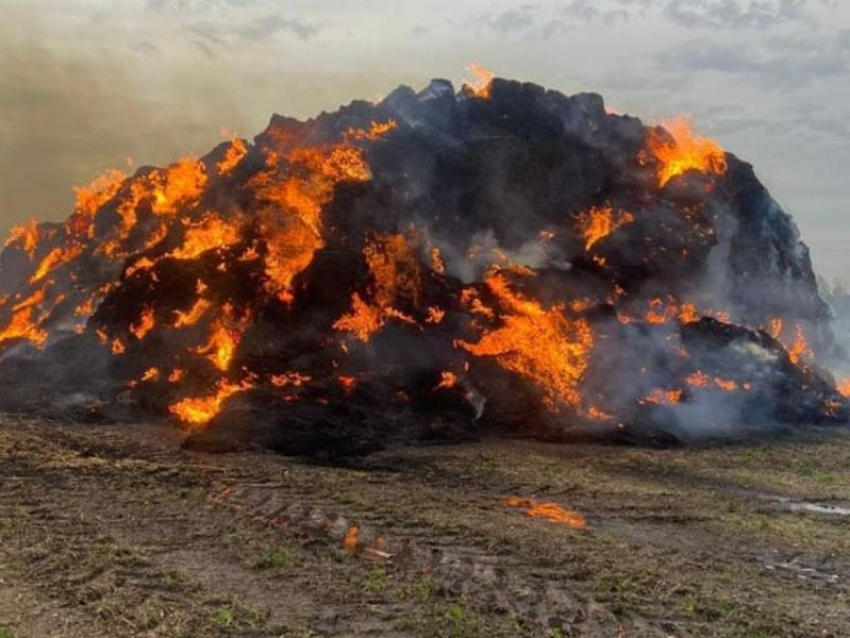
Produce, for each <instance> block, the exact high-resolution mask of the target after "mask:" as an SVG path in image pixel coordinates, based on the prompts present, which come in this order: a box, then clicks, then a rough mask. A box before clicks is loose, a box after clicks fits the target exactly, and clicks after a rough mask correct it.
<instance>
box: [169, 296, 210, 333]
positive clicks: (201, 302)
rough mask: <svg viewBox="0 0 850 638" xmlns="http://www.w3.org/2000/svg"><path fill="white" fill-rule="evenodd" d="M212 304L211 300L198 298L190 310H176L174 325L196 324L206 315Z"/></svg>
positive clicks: (178, 326)
mask: <svg viewBox="0 0 850 638" xmlns="http://www.w3.org/2000/svg"><path fill="white" fill-rule="evenodd" d="M210 305H211V304H210V302H209V301H207V300H206V299H198V300H197V301H196V302H195V304H194V305H193V306H192V307H191V308H190V309H189V311H188V312H183V311H181V310H177V311H175V312H174V316H175V319H174V327H175V328H186V327H187V326H194V325H195V324H196V323H198V321H199V320H200V319H201V317H203V316H204V314H205V313H206V312H207V310H209V308H210Z"/></svg>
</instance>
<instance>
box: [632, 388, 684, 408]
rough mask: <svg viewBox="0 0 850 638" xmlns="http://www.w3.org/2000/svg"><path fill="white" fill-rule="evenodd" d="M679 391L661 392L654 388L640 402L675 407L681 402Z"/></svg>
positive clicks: (680, 392) (681, 393)
mask: <svg viewBox="0 0 850 638" xmlns="http://www.w3.org/2000/svg"><path fill="white" fill-rule="evenodd" d="M683 394H684V393H683V392H682V391H681V390H662V389H661V388H656V389H655V390H653V391H652V392H650V393H649V394H648V395H647V396H646V397H644V398H643V400H642V402H645V403H653V404H655V405H675V404H677V403H681V402H682V395H683Z"/></svg>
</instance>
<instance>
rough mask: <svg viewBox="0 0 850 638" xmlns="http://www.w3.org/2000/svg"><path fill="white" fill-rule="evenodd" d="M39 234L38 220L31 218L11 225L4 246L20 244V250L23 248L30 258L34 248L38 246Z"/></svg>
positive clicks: (33, 253)
mask: <svg viewBox="0 0 850 638" xmlns="http://www.w3.org/2000/svg"><path fill="white" fill-rule="evenodd" d="M39 236H40V232H39V225H38V222H37V221H35V220H34V219H31V220H29V221H28V222H24V223H23V224H18V225H17V226H12V228H11V230H9V238H8V239H7V240H6V243H5V244H4V248H8V247H9V246H14V245H15V244H20V247H21V250H23V251H24V252H25V253H26V254H27V256H28V257H29V258H30V259H32V258H33V256H34V255H35V251H36V249H37V248H38V240H39Z"/></svg>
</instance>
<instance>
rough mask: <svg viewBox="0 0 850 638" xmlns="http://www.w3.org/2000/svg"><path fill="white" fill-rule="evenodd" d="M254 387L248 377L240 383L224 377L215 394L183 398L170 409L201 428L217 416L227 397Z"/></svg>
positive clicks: (174, 413) (191, 424)
mask: <svg viewBox="0 0 850 638" xmlns="http://www.w3.org/2000/svg"><path fill="white" fill-rule="evenodd" d="M252 387H253V384H252V383H251V381H250V380H248V379H245V380H243V381H241V382H240V383H231V382H230V381H227V380H226V379H222V380H221V381H219V382H218V384H217V385H216V389H215V393H214V394H211V395H208V396H204V397H193V398H186V399H181V400H180V401H178V402H177V403H174V404H172V405H171V406H169V408H168V410H169V412H171V414H173V415H174V416H176V417H177V418H178V419H179V420H180V421H182V422H183V423H185V424H187V425H189V426H190V427H191V428H192V429H200V428H201V427H203V426H204V425H206V424H207V423H209V422H210V421H212V420H213V419H214V418H215V416H216V415H217V414H218V413H219V412H220V411H221V406H222V405H223V404H224V402H225V401H226V400H227V399H229V398H230V397H231V396H233V395H234V394H236V393H237V392H243V391H245V390H248V389H250V388H252Z"/></svg>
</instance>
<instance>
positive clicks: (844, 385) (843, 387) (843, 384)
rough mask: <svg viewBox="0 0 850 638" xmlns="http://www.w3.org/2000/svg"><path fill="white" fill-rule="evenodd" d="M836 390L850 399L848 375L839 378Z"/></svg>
mask: <svg viewBox="0 0 850 638" xmlns="http://www.w3.org/2000/svg"><path fill="white" fill-rule="evenodd" d="M838 391H839V392H840V393H841V394H842V395H843V396H845V397H847V398H848V399H850V377H847V378H845V379H841V380H840V381H839V382H838Z"/></svg>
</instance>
